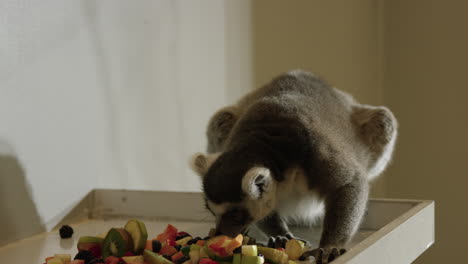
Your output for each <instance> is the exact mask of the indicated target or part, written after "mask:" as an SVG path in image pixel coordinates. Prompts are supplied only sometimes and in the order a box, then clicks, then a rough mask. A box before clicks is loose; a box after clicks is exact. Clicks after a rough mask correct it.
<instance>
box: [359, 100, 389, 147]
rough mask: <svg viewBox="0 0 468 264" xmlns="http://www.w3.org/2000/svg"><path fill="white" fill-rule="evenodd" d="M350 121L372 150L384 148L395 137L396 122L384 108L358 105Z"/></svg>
mask: <svg viewBox="0 0 468 264" xmlns="http://www.w3.org/2000/svg"><path fill="white" fill-rule="evenodd" d="M352 119H353V121H354V123H355V124H356V125H357V126H358V129H359V133H360V135H361V137H362V138H363V139H364V141H365V142H366V143H367V144H369V146H371V147H372V148H375V147H379V146H380V145H382V146H384V145H386V144H388V143H389V142H390V141H392V139H394V138H395V137H396V133H397V126H398V124H397V121H396V119H395V117H394V116H393V114H392V112H391V111H390V110H389V109H388V108H386V107H375V106H369V105H358V106H355V107H354V108H353V114H352Z"/></svg>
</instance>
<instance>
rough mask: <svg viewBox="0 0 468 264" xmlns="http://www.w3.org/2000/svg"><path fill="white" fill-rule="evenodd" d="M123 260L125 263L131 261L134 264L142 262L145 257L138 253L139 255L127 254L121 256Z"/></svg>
mask: <svg viewBox="0 0 468 264" xmlns="http://www.w3.org/2000/svg"><path fill="white" fill-rule="evenodd" d="M122 259H123V261H124V262H125V263H132V264H136V263H144V262H145V259H144V258H143V256H142V255H139V256H128V257H122Z"/></svg>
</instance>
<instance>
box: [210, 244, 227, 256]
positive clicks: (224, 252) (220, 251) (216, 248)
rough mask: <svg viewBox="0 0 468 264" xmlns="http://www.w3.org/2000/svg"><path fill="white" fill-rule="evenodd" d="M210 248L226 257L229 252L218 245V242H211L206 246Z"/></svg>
mask: <svg viewBox="0 0 468 264" xmlns="http://www.w3.org/2000/svg"><path fill="white" fill-rule="evenodd" d="M208 247H209V248H210V249H212V250H213V251H214V252H215V253H216V254H217V255H219V256H221V257H226V256H229V253H228V252H226V248H225V247H222V246H219V245H218V243H215V244H211V245H209V246H208Z"/></svg>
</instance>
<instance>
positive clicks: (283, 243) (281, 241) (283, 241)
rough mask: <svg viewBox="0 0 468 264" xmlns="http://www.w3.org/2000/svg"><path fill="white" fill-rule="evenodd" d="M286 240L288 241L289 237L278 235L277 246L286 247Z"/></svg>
mask: <svg viewBox="0 0 468 264" xmlns="http://www.w3.org/2000/svg"><path fill="white" fill-rule="evenodd" d="M286 242H288V238H287V237H285V236H277V237H276V243H275V248H285V247H286Z"/></svg>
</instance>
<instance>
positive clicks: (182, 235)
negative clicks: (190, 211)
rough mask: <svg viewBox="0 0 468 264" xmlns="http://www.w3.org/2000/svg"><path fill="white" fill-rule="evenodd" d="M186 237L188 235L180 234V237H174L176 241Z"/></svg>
mask: <svg viewBox="0 0 468 264" xmlns="http://www.w3.org/2000/svg"><path fill="white" fill-rule="evenodd" d="M188 236H190V235H189V234H188V233H184V234H180V235H178V236H177V237H176V239H175V240H176V241H177V240H179V239H182V238H186V237H188Z"/></svg>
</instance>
